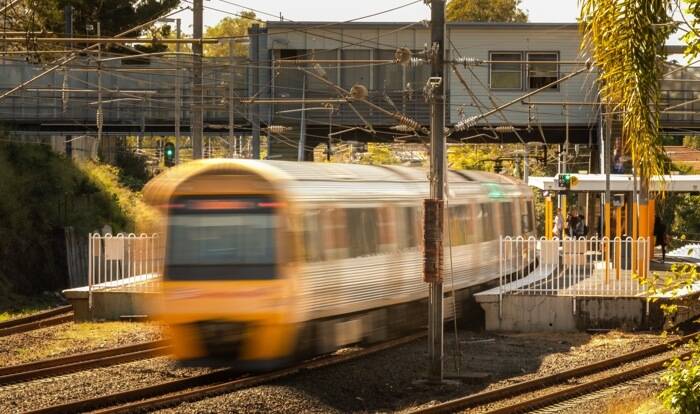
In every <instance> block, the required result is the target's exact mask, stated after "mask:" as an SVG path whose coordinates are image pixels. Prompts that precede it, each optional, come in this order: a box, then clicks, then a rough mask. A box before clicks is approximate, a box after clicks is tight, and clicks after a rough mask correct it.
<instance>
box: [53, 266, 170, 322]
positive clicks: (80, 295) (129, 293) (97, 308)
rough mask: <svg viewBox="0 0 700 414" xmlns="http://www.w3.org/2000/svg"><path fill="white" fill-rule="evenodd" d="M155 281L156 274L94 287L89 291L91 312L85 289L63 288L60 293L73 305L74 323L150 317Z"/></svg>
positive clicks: (154, 296)
mask: <svg viewBox="0 0 700 414" xmlns="http://www.w3.org/2000/svg"><path fill="white" fill-rule="evenodd" d="M156 280H157V275H150V274H149V275H139V276H135V277H130V278H125V279H121V280H116V281H110V282H104V283H100V284H97V285H95V286H93V291H92V311H91V310H90V309H89V306H88V301H89V297H90V291H89V288H88V286H83V287H79V288H73V289H66V290H64V291H63V294H64V296H65V297H66V299H68V301H69V302H70V304H71V305H73V310H74V312H75V321H76V322H85V321H95V320H104V321H114V320H120V319H121V317H122V316H127V315H129V316H132V315H149V314H150V313H151V312H152V309H153V303H154V301H155V298H156V295H157V292H158V288H157V286H156V285H154V281H156Z"/></svg>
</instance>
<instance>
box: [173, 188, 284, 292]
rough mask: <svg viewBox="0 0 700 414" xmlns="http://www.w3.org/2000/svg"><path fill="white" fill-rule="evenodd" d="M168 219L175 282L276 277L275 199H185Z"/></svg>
mask: <svg viewBox="0 0 700 414" xmlns="http://www.w3.org/2000/svg"><path fill="white" fill-rule="evenodd" d="M172 204H173V206H177V207H173V208H172V209H171V211H170V215H169V217H168V241H167V243H168V244H167V254H166V263H165V277H166V278H167V279H170V280H206V279H209V280H241V279H272V278H274V277H275V275H276V263H277V257H276V251H277V248H276V246H277V243H276V232H277V229H278V226H279V218H278V216H277V214H276V213H275V208H276V207H274V206H273V205H277V203H275V200H273V199H271V198H269V197H259V196H238V197H217V198H211V197H183V198H178V199H175V200H174V201H173V203H172Z"/></svg>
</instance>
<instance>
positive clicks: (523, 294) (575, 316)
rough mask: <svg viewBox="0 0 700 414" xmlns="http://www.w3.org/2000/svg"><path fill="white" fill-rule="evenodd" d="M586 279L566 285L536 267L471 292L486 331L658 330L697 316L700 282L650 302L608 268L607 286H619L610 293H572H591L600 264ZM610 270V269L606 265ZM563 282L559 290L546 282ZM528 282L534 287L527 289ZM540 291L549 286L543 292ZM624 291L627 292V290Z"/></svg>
mask: <svg viewBox="0 0 700 414" xmlns="http://www.w3.org/2000/svg"><path fill="white" fill-rule="evenodd" d="M592 268H593V270H592V271H591V273H590V274H588V275H587V277H586V278H584V279H582V280H580V281H578V282H577V283H575V284H573V285H568V286H567V285H566V284H564V283H563V282H562V281H561V280H557V276H556V275H553V274H551V272H547V271H544V270H542V269H541V268H536V269H535V270H534V271H533V272H531V273H530V274H529V275H528V276H527V277H525V278H522V279H519V280H517V281H513V282H510V283H508V284H504V285H503V286H500V287H495V288H493V289H489V290H486V291H483V292H479V293H476V294H475V295H474V298H475V300H476V301H477V303H479V305H480V306H481V308H482V309H483V310H484V313H485V324H486V330H489V331H515V332H539V331H550V332H566V331H582V330H587V329H622V330H647V329H662V328H664V327H668V326H669V325H676V324H678V323H681V322H684V321H686V320H689V319H691V318H693V317H696V316H697V315H700V301H698V298H699V297H700V283H698V284H696V285H695V286H693V287H691V288H689V289H685V290H683V291H680V292H676V295H675V296H673V295H671V294H668V295H659V296H658V297H657V298H656V301H654V302H650V301H648V300H647V298H646V297H645V296H644V295H642V294H639V293H634V292H635V291H637V290H638V289H633V288H631V287H630V286H629V282H623V280H624V276H627V277H629V274H628V273H629V271H627V272H626V274H624V275H621V276H622V277H621V279H620V280H617V278H616V277H615V276H616V275H615V272H614V271H612V272H609V273H608V275H607V277H608V278H609V279H607V283H608V287H610V288H611V289H613V291H614V289H615V288H616V287H619V289H620V291H619V292H620V293H619V294H617V295H616V296H615V297H610V296H595V295H576V294H574V292H586V291H589V292H595V287H596V286H598V285H600V284H601V283H604V282H605V280H606V279H605V278H606V276H605V271H604V267H603V268H601V267H600V266H593V267H592ZM610 270H612V269H610ZM560 282H561V283H562V284H561V286H560V287H559V288H558V289H555V290H553V289H543V292H540V293H536V289H537V288H542V287H543V286H544V287H545V288H549V287H551V285H553V284H556V285H559V283H560ZM611 284H612V286H611ZM529 286H536V288H535V291H534V292H529V293H528V287H529ZM544 291H549V292H548V293H544ZM626 293H627V294H626ZM672 301H673V302H674V303H679V304H681V305H682V306H679V308H680V311H679V312H678V313H677V314H676V315H674V316H673V317H672V318H670V319H669V318H667V317H666V316H665V315H664V312H663V311H662V309H661V306H662V305H663V304H668V303H671V302H672Z"/></svg>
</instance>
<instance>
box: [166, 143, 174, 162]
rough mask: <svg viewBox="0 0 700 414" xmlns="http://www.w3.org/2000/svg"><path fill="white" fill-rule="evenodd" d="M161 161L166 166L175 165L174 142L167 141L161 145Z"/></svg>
mask: <svg viewBox="0 0 700 414" xmlns="http://www.w3.org/2000/svg"><path fill="white" fill-rule="evenodd" d="M163 161H164V163H165V166H166V167H172V166H173V165H175V144H173V143H172V142H168V143H166V144H165V146H164V147H163Z"/></svg>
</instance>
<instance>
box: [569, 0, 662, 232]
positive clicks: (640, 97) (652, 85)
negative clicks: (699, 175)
mask: <svg viewBox="0 0 700 414" xmlns="http://www.w3.org/2000/svg"><path fill="white" fill-rule="evenodd" d="M579 1H580V5H581V16H580V17H581V19H580V27H581V31H582V33H583V41H582V45H581V47H582V49H583V50H584V51H585V52H587V53H590V55H591V57H592V59H593V64H594V65H595V66H596V67H597V68H598V71H599V76H598V87H599V94H600V100H601V103H602V104H603V105H602V106H601V110H602V111H604V113H605V114H606V119H607V120H608V121H610V120H611V119H612V117H613V114H614V115H615V116H616V117H617V118H619V119H620V120H621V121H622V137H621V138H622V140H623V142H624V144H625V147H626V149H627V152H628V153H629V154H630V155H631V158H632V165H633V167H634V169H635V171H636V173H637V174H638V175H639V177H640V200H639V208H638V209H637V211H636V212H637V217H636V219H637V220H638V223H639V226H635V228H639V235H640V236H642V237H648V236H650V235H651V228H650V227H651V226H650V225H648V224H647V218H648V217H649V211H648V206H647V200H648V189H649V180H650V178H651V177H653V176H660V175H662V174H663V170H664V163H663V159H664V149H663V145H662V142H661V135H660V133H659V100H660V84H659V79H661V77H662V75H663V71H664V58H665V50H664V46H665V44H666V39H667V38H668V35H669V34H670V33H671V31H672V30H673V29H672V28H673V26H672V24H671V23H672V20H671V18H670V15H669V14H670V13H671V7H672V0H579ZM608 124H609V123H608ZM609 202H610V200H606V203H609ZM651 214H653V212H652V213H651ZM609 217H610V214H609V205H606V220H605V221H606V229H609V227H610V225H609V220H610V219H609Z"/></svg>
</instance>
